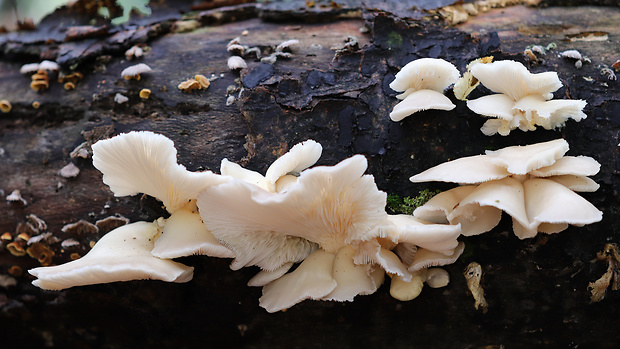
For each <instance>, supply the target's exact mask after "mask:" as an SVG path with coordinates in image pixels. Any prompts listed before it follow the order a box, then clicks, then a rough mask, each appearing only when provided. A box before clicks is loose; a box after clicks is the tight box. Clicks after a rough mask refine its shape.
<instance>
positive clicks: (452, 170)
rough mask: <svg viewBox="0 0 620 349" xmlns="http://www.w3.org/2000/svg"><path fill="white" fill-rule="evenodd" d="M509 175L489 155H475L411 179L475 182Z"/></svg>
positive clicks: (429, 170) (445, 164) (447, 163)
mask: <svg viewBox="0 0 620 349" xmlns="http://www.w3.org/2000/svg"><path fill="white" fill-rule="evenodd" d="M508 176H510V173H509V172H508V171H506V169H505V168H503V167H502V166H501V165H500V164H497V161H495V160H493V159H491V158H490V157H489V156H485V155H474V156H468V157H465V158H460V159H456V160H452V161H448V162H444V163H443V164H439V165H437V166H435V167H431V168H429V169H428V170H426V171H424V172H421V173H419V174H417V175H415V176H412V177H411V178H409V180H410V181H412V182H414V183H419V182H428V181H438V182H452V183H461V184H475V183H482V182H487V181H492V180H497V179H502V178H504V177H508Z"/></svg>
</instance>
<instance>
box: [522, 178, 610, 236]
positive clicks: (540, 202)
mask: <svg viewBox="0 0 620 349" xmlns="http://www.w3.org/2000/svg"><path fill="white" fill-rule="evenodd" d="M523 188H524V189H525V209H526V211H527V216H528V217H529V220H530V226H529V228H531V229H535V228H536V227H538V226H539V225H541V224H542V223H549V224H562V225H564V224H573V225H579V226H581V225H585V224H591V223H595V222H599V221H601V219H603V213H602V212H601V211H599V210H598V209H597V208H596V207H594V205H592V204H591V203H590V202H588V201H587V200H586V199H584V198H582V197H581V196H579V195H578V194H576V193H575V192H573V191H572V190H570V189H568V188H566V187H565V186H563V185H561V184H559V183H557V182H555V181H551V180H548V179H544V178H532V179H529V180H527V181H525V182H523ZM547 230H548V229H547ZM548 232H549V231H548ZM552 232H557V231H552ZM515 233H516V232H515ZM517 236H519V235H517ZM519 238H521V239H523V238H524V237H523V236H519Z"/></svg>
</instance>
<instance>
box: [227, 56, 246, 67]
mask: <svg viewBox="0 0 620 349" xmlns="http://www.w3.org/2000/svg"><path fill="white" fill-rule="evenodd" d="M247 67H248V65H247V63H245V60H244V59H243V58H241V57H239V56H230V58H228V69H230V70H241V69H245V68H247Z"/></svg>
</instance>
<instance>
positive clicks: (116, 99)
mask: <svg viewBox="0 0 620 349" xmlns="http://www.w3.org/2000/svg"><path fill="white" fill-rule="evenodd" d="M128 100H129V98H127V97H126V96H123V95H122V94H120V93H117V94H115V95H114V102H115V103H118V104H123V103H125V102H127V101H128Z"/></svg>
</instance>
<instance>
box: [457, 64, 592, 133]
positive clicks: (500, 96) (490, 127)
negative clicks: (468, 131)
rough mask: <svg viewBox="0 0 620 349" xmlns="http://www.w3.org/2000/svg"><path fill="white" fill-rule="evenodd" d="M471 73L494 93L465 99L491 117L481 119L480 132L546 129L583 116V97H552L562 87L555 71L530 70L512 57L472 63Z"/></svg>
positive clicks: (471, 105)
mask: <svg viewBox="0 0 620 349" xmlns="http://www.w3.org/2000/svg"><path fill="white" fill-rule="evenodd" d="M471 73H472V74H473V76H474V77H475V78H476V79H477V80H479V81H480V83H481V84H482V85H484V86H485V87H487V88H488V89H489V90H491V91H493V92H497V94H493V95H489V96H484V97H480V98H477V99H474V100H470V101H467V107H469V109H471V110H472V111H473V112H475V113H477V114H480V115H484V116H488V117H492V118H494V119H490V120H488V121H487V122H485V123H484V125H483V126H482V128H481V131H482V133H484V134H485V135H487V136H491V135H494V134H496V133H499V134H500V135H502V136H507V135H508V134H509V133H510V131H512V130H514V129H516V128H519V129H520V130H522V131H533V130H535V129H536V126H542V127H543V128H545V129H546V130H551V129H555V128H558V127H561V126H563V125H564V124H565V123H566V121H567V120H568V119H570V118H572V119H574V120H575V121H581V120H582V119H585V118H586V114H584V113H583V111H582V110H583V108H584V107H585V106H586V102H585V101H583V100H568V99H561V100H552V98H553V92H554V91H556V90H557V89H559V88H560V87H562V82H560V79H559V78H558V74H557V73H556V72H545V73H538V74H532V73H530V72H529V71H528V70H527V68H526V67H525V66H524V65H523V64H521V63H519V62H515V61H509V60H506V61H497V62H493V63H486V64H475V65H473V66H472V67H471Z"/></svg>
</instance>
